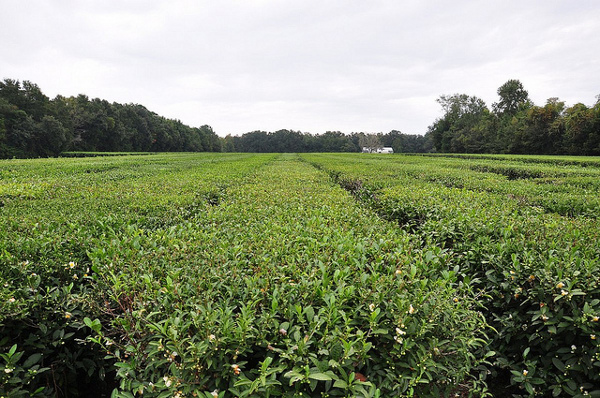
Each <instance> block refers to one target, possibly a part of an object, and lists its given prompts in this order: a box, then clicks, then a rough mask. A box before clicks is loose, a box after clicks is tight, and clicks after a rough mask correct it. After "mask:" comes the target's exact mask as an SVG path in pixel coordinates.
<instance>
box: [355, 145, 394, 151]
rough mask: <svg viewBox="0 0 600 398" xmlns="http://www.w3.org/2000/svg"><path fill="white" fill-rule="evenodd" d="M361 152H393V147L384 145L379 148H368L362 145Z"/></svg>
mask: <svg viewBox="0 0 600 398" xmlns="http://www.w3.org/2000/svg"><path fill="white" fill-rule="evenodd" d="M362 151H363V153H394V149H393V148H392V147H391V146H384V147H379V148H369V147H366V146H364V147H363V148H362Z"/></svg>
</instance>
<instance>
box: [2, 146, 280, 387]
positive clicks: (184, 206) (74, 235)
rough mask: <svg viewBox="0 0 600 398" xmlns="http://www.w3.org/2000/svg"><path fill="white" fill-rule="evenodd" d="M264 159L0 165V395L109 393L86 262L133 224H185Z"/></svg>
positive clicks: (109, 363)
mask: <svg viewBox="0 0 600 398" xmlns="http://www.w3.org/2000/svg"><path fill="white" fill-rule="evenodd" d="M272 158H273V155H263V156H250V155H242V156H233V155H230V156H227V155H222V156H216V155H210V154H205V155H182V154H179V155H157V156H148V157H141V156H136V157H110V158H93V159H92V158H88V159H37V160H6V161H2V162H0V176H1V179H0V214H1V216H0V302H1V303H2V305H0V353H1V354H2V355H3V356H2V357H1V359H0V368H1V369H2V371H1V372H0V396H4V395H7V396H10V397H18V396H30V394H33V395H39V396H73V395H74V394H77V393H79V394H80V395H85V394H86V392H89V391H98V390H100V392H102V391H106V390H108V391H109V390H110V389H111V388H112V385H113V384H114V382H113V381H112V379H114V365H113V364H114V362H115V360H114V358H112V356H108V357H106V358H105V356H106V351H105V350H104V349H102V348H101V347H100V346H98V345H96V344H94V343H93V342H91V341H89V340H88V338H89V337H90V336H93V334H94V333H93V332H92V330H91V329H90V327H89V326H88V325H86V323H85V322H84V320H85V319H86V317H87V318H90V319H96V318H98V317H99V318H100V319H108V320H109V321H110V319H111V317H110V314H106V311H105V308H103V307H102V304H103V303H104V296H105V295H106V293H105V292H104V291H103V290H102V287H101V288H99V284H98V282H97V281H96V275H95V271H94V270H93V269H92V268H93V264H92V259H91V257H90V254H91V253H94V252H96V251H98V250H103V249H105V248H106V247H108V246H110V244H111V242H112V240H118V239H120V236H121V234H123V233H125V232H124V231H129V230H130V229H131V228H133V226H136V228H137V229H143V230H150V231H151V230H153V229H159V228H166V227H168V226H171V225H177V224H179V223H182V222H186V221H187V220H188V219H191V218H193V217H194V216H195V214H197V213H201V212H202V211H204V210H205V209H206V208H211V207H213V206H214V203H215V202H216V201H218V200H219V195H222V194H223V192H225V190H226V187H227V184H230V183H232V182H234V181H236V179H239V178H241V177H243V176H245V175H246V174H248V173H250V172H252V171H253V170H254V169H256V168H257V167H260V166H261V165H262V164H264V163H265V162H268V161H269V160H270V159H272ZM140 266H141V267H143V266H144V264H143V263H142V264H140ZM106 327H108V328H109V329H110V327H111V326H110V324H107V325H106ZM88 386H90V388H88ZM91 387H93V388H91ZM109 392H110V391H109Z"/></svg>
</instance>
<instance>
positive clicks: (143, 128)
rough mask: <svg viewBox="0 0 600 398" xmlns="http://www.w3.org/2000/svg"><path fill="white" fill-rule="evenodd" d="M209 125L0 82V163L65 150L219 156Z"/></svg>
mask: <svg viewBox="0 0 600 398" xmlns="http://www.w3.org/2000/svg"><path fill="white" fill-rule="evenodd" d="M220 150H221V140H220V138H219V137H218V136H217V135H216V133H215V132H214V131H213V130H212V128H211V127H210V126H202V127H199V128H194V127H189V126H186V125H185V124H183V123H181V122H180V121H178V120H172V119H167V118H164V117H162V116H159V115H157V114H156V113H154V112H151V111H149V110H148V109H146V108H145V107H144V106H142V105H136V104H119V103H116V102H113V103H110V102H108V101H106V100H102V99H99V98H94V99H89V98H88V97H87V96H85V95H78V96H76V97H63V96H60V95H58V96H56V98H54V99H50V98H49V97H47V96H46V95H44V93H43V92H42V91H41V90H40V88H39V87H38V86H37V85H36V84H34V83H31V82H29V81H23V82H22V83H21V82H19V81H18V80H12V79H5V80H4V81H0V158H12V157H46V156H58V155H60V154H61V153H62V152H64V151H102V152H104V151H106V152H165V151H190V152H196V151H220Z"/></svg>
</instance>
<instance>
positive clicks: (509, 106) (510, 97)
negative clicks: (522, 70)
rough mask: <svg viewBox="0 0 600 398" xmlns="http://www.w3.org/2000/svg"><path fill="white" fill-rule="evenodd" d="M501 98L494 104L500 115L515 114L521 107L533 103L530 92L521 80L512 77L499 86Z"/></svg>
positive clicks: (495, 110) (496, 111)
mask: <svg viewBox="0 0 600 398" xmlns="http://www.w3.org/2000/svg"><path fill="white" fill-rule="evenodd" d="M497 93H498V96H499V97H500V100H499V101H498V102H496V103H494V104H493V105H492V108H493V109H494V112H495V113H496V114H498V115H510V116H513V115H515V114H516V113H517V111H518V110H519V108H521V107H523V106H526V105H528V104H531V101H530V99H529V93H528V92H527V90H525V88H524V87H523V84H522V83H521V82H520V81H519V80H515V79H511V80H509V81H507V82H506V83H504V84H503V85H501V86H500V87H499V88H498V91H497Z"/></svg>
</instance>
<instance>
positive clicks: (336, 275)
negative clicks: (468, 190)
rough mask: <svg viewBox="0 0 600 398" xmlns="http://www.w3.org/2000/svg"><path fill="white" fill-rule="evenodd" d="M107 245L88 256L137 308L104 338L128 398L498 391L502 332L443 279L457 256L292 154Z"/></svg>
mask: <svg viewBox="0 0 600 398" xmlns="http://www.w3.org/2000/svg"><path fill="white" fill-rule="evenodd" d="M109 242H110V243H109V244H108V245H107V244H106V243H105V246H104V247H103V249H102V250H98V251H95V252H92V253H91V254H90V257H91V260H92V267H93V268H94V269H97V270H98V272H97V273H96V277H95V278H96V281H97V283H98V284H100V285H102V286H103V288H102V290H103V291H104V292H106V294H107V297H106V299H107V301H109V302H110V303H113V304H112V306H113V307H116V308H123V311H121V313H119V314H118V315H117V316H116V317H115V319H114V320H113V321H112V323H111V324H110V325H106V324H105V323H102V328H100V327H99V326H98V328H97V329H98V331H99V335H98V337H97V339H98V341H99V343H101V344H102V345H103V346H104V347H105V348H106V349H107V350H108V351H109V352H111V353H112V355H114V356H116V357H117V358H118V359H119V362H118V363H117V364H116V365H117V367H118V377H119V380H120V388H119V391H120V392H119V394H118V396H131V395H134V394H136V393H140V392H142V391H143V394H144V396H146V395H149V396H165V397H166V396H203V395H205V396H207V397H210V396H219V397H223V396H238V397H266V396H284V397H296V396H302V395H304V396H332V397H333V396H356V397H376V396H381V397H383V396H399V395H408V396H413V395H419V396H436V397H437V396H440V395H448V394H450V393H451V392H452V391H457V388H459V389H460V388H462V389H463V390H464V389H465V388H468V389H472V390H473V391H485V387H486V384H485V381H484V380H483V378H484V376H485V375H484V374H481V375H480V374H479V373H478V371H482V369H483V368H481V365H482V364H484V363H485V362H486V361H487V359H488V356H489V355H490V354H488V352H487V351H485V350H484V343H485V341H486V340H487V337H486V333H488V332H490V330H489V328H488V326H487V325H486V323H485V322H484V320H483V317H482V316H481V314H480V313H479V312H478V311H477V309H478V305H479V304H478V302H477V301H476V296H475V293H474V292H472V291H471V290H470V289H469V286H468V285H464V284H462V285H461V284H460V283H459V281H458V278H459V275H458V274H457V273H455V272H452V271H451V272H444V273H439V272H433V271H432V270H433V269H434V268H437V269H443V268H445V265H446V263H447V262H448V261H450V260H449V258H448V256H447V254H446V253H445V252H444V251H443V250H440V249H439V248H438V247H435V246H430V247H429V246H422V245H420V244H418V245H417V244H416V242H414V241H413V240H412V237H411V236H410V235H409V234H406V233H404V232H403V231H401V230H398V229H397V228H395V227H394V225H393V224H391V223H387V222H385V221H382V220H381V219H379V218H378V217H377V216H376V215H374V214H373V213H372V212H371V211H365V210H364V209H362V208H361V207H360V206H359V205H357V204H356V203H355V202H354V200H353V199H352V197H350V196H349V195H348V194H347V193H346V192H345V191H344V190H342V189H341V188H339V187H337V186H333V185H332V184H331V183H330V181H329V178H328V176H327V175H326V174H325V173H323V172H320V171H318V170H316V169H315V168H313V167H311V166H309V165H307V164H306V163H302V162H299V161H298V160H297V159H296V156H294V155H283V156H281V157H279V158H278V159H277V160H275V161H274V162H272V163H269V164H267V165H265V166H264V167H262V168H260V169H258V170H256V172H255V173H252V174H251V175H249V176H247V177H246V178H245V179H244V180H243V181H242V182H241V183H239V184H231V185H230V186H229V187H228V189H227V196H226V198H225V199H224V200H223V201H222V202H221V203H219V205H218V206H213V207H211V208H210V209H208V211H207V212H206V213H203V214H201V215H198V216H197V217H196V218H194V219H193V220H190V221H189V222H187V223H181V224H179V225H177V226H173V227H170V228H168V229H161V230H155V231H152V232H148V231H144V232H142V231H140V230H137V229H133V228H132V229H130V230H127V231H125V232H124V233H122V234H121V236H120V238H119V239H114V238H113V239H110V241H109ZM419 243H420V242H419ZM96 246H97V247H100V245H99V244H97V245H96ZM140 264H143V267H141V266H140ZM116 308H115V310H116ZM107 326H109V328H110V329H109V330H111V329H112V330H113V333H114V330H117V331H118V333H117V334H116V336H115V335H111V333H109V330H105V328H106V327H107ZM116 337H118V339H117V338H116Z"/></svg>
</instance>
